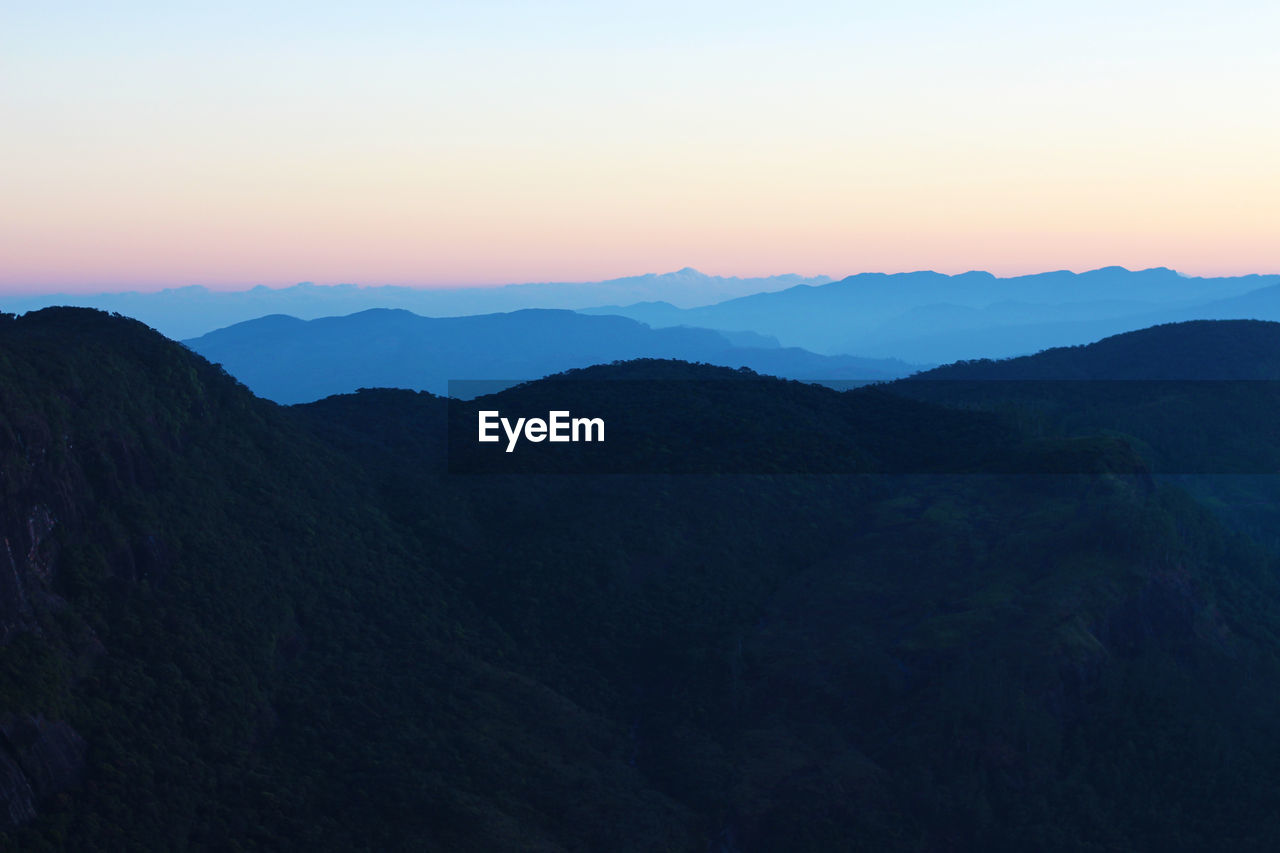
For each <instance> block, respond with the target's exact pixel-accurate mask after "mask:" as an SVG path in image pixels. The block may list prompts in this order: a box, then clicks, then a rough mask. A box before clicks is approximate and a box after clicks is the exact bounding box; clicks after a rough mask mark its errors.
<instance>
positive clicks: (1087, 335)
mask: <svg viewBox="0 0 1280 853" xmlns="http://www.w3.org/2000/svg"><path fill="white" fill-rule="evenodd" d="M585 310H586V311H587V313H599V314H616V315H620V316H626V317H631V318H633V319H636V320H639V321H641V322H644V323H647V324H649V325H650V326H653V327H655V328H660V327H663V326H670V325H690V326H699V327H702V328H709V329H735V330H751V331H754V332H758V333H760V334H765V335H770V336H772V337H775V338H777V339H778V340H779V342H781V343H782V344H783V345H786V346H798V347H804V348H806V349H809V350H812V351H814V352H819V353H857V354H858V355H860V356H864V357H890V356H891V357H894V358H901V359H904V360H906V361H912V362H931V363H946V362H950V361H956V360H959V359H971V358H1007V357H1011V356H1018V355H1025V354H1029V353H1034V352H1037V351H1039V350H1042V349H1046V348H1049V347H1055V346H1071V345H1076V344H1082V343H1087V342H1089V341H1093V340H1097V339H1099V338H1103V337H1106V336H1108V335H1114V334H1119V333H1121V332H1127V331H1133V330H1136V329H1141V328H1145V327H1147V326H1152V325H1156V324H1159V323H1169V322H1178V321H1183V320H1201V319H1214V320H1217V319H1223V320H1234V319H1263V320H1280V275H1245V276H1232V277H1219V278H1201V277H1193V276H1184V275H1181V274H1179V273H1177V272H1175V271H1173V270H1170V269H1166V268H1156V269H1148V270H1140V271H1130V270H1126V269H1124V268H1123V267H1105V268H1103V269H1098V270H1092V271H1090V272H1085V273H1072V272H1067V271H1059V272H1049V273H1040V274H1037V275H1026V276H1014V277H1010V278H997V277H995V276H993V275H991V274H990V273H984V272H969V273H964V274H962V275H954V276H950V275H943V274H941V273H935V272H913V273H898V274H892V275H887V274H882V273H862V274H859V275H853V276H849V277H848V278H845V279H842V280H840V281H836V282H831V283H829V284H825V285H817V286H812V285H799V286H796V287H791V288H787V289H786V290H781V291H776V292H772V293H759V294H753V295H750V296H744V297H739V298H736V299H731V300H726V301H724V302H720V303H717V304H714V305H706V306H699V307H694V308H678V307H676V306H674V305H669V304H662V303H658V302H646V303H640V304H633V305H626V306H620V305H610V306H602V307H598V308H593V309H585Z"/></svg>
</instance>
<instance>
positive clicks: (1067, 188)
mask: <svg viewBox="0 0 1280 853" xmlns="http://www.w3.org/2000/svg"><path fill="white" fill-rule="evenodd" d="M482 5H483V4H480V5H478V6H476V7H475V8H468V9H459V8H454V7H447V8H446V7H445V6H442V5H438V4H425V5H424V4H406V3H394V2H374V3H371V4H370V5H369V6H368V7H367V8H366V9H365V10H364V11H361V12H359V13H357V12H356V11H353V9H354V7H351V6H349V5H346V4H339V3H330V2H326V1H325V0H317V2H316V3H314V4H311V5H309V6H307V7H305V8H303V7H300V6H297V5H296V4H288V3H284V2H275V0H270V2H267V1H266V0H264V2H260V3H248V2H241V0H229V2H228V3H227V4H224V5H222V6H220V7H218V8H217V9H216V10H208V9H206V10H204V11H196V10H191V9H187V8H186V7H173V6H171V5H165V4H160V3H157V2H131V3H130V2H126V3H124V4H121V5H119V6H118V7H116V6H113V7H112V8H113V10H114V11H111V12H108V11H104V10H103V7H99V6H96V5H94V4H88V3H84V4H77V3H72V4H71V7H75V8H70V9H69V10H63V11H64V12H65V14H63V13H59V14H54V13H53V11H50V10H47V9H45V8H44V7H41V6H30V7H23V8H22V9H20V10H14V11H13V12H12V14H9V13H6V14H7V17H8V18H10V19H11V20H9V21H8V23H7V24H6V27H5V28H4V29H3V30H0V81H4V85H0V115H3V116H4V117H5V123H6V127H7V128H8V129H9V132H6V133H4V134H0V293H9V294H18V293H40V292H51V291H61V292H106V291H118V290H139V291H146V290H157V289H162V288H167V287H181V286H185V285H191V284H200V285H204V286H208V287H212V288H217V289H244V288H248V287H252V286H255V285H260V284H261V285H267V286H271V287H283V286H289V285H292V284H295V283H297V282H299V281H312V282H316V283H320V284H333V283H355V284H361V285H380V284H397V285H410V286H420V287H445V286H470V285H497V284H509V283H522V282H533V281H595V280H602V279H610V278H619V277H625V276H631V275H639V274H643V273H646V272H665V271H671V270H676V269H680V268H683V267H686V266H692V267H695V268H697V269H699V270H701V271H703V272H705V273H708V274H711V275H724V276H740V277H757V276H768V275H776V274H782V273H798V274H802V275H819V274H822V275H829V276H832V277H834V278H841V277H844V276H846V275H850V274H853V273H857V272H866V271H877V272H900V271H911V270H919V269H934V270H937V271H940V272H947V273H958V272H964V271H967V270H972V269H980V270H986V271H989V272H992V273H995V274H997V275H1014V274H1026V273H1035V272H1043V271H1046V270H1053V269H1071V270H1076V271H1084V270H1088V269H1096V268H1098V267H1103V266H1112V265H1116V266H1124V267H1128V268H1130V269H1142V268H1148V267H1155V266H1164V267H1170V268H1173V269H1176V270H1178V271H1179V272H1182V273H1184V274H1188V275H1239V274H1249V273H1261V274H1269V273H1280V240H1277V239H1276V236H1275V226H1276V223H1280V157H1277V156H1276V152H1277V151H1280V87H1277V86H1275V85H1272V83H1273V81H1274V80H1276V79H1280V52H1277V51H1275V50H1274V46H1273V45H1272V43H1271V37H1270V34H1271V33H1273V32H1275V31H1276V30H1277V29H1280V7H1278V6H1276V5H1274V4H1265V3H1259V2H1249V0H1223V2H1221V3H1219V4H1217V5H1216V6H1215V7H1214V8H1213V9H1209V8H1208V7H1205V8H1198V7H1192V6H1183V5H1178V4H1168V3H1156V2H1149V0H1140V2H1135V3H1133V4H1129V5H1126V6H1125V7H1124V8H1119V7H1117V6H1116V5H1115V4H1108V3H1104V2H1101V0H1096V2H1095V0H1082V2H1079V3H1075V4H1072V5H1071V6H1070V7H1069V8H1068V7H1066V6H1063V5H1060V4H1057V3H1052V2H1047V0H1030V2H1026V3H1019V4H1011V3H1005V2H992V3H989V4H975V5H973V6H972V7H971V8H957V7H956V6H955V5H954V4H947V3H944V2H942V0H910V2H904V3H903V4H901V5H900V6H895V7H893V8H892V9H890V8H887V7H881V6H877V7H874V8H872V7H869V6H867V7H865V8H864V7H863V6H862V5H859V4H852V5H850V4H841V3H833V2H825V0H798V2H797V3H796V4H795V5H794V7H793V8H791V9H790V10H789V11H788V14H787V15H786V16H780V15H779V14H778V13H777V10H776V9H775V8H774V7H773V6H771V5H768V4H762V5H760V6H759V7H755V6H752V5H751V4H750V3H747V4H742V3H729V2H727V0H726V2H721V0H706V2H675V0H653V2H650V3H645V4H634V7H633V8H632V7H627V8H625V9H623V6H625V5H626V4H623V6H620V7H618V9H617V10H615V11H608V10H604V9H602V8H597V7H595V6H592V5H588V4H581V3H575V2H569V0H545V2H541V3H534V2H532V0H503V2H502V3H501V4H498V7H495V9H496V11H495V10H494V9H489V10H487V11H486V10H485V9H481V8H480V6H482ZM51 8H52V7H50V9H51ZM624 12H625V14H624ZM677 24H678V26H677Z"/></svg>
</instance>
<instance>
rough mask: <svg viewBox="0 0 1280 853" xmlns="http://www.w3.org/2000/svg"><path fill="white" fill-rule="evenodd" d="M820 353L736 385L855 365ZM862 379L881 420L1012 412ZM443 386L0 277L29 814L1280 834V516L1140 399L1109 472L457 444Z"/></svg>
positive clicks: (1, 567) (104, 841)
mask: <svg viewBox="0 0 1280 853" xmlns="http://www.w3.org/2000/svg"><path fill="white" fill-rule="evenodd" d="M652 368H653V365H651V364H650V365H645V364H639V365H637V364H636V363H629V364H621V365H613V366H606V367H601V368H596V369H595V372H594V374H593V375H594V376H595V377H596V378H605V377H607V376H609V375H612V376H614V377H626V376H629V375H633V374H634V373H635V372H636V371H644V370H651V369H652ZM663 369H669V370H673V371H686V372H689V373H690V375H691V376H693V377H695V378H698V379H705V378H708V377H709V376H712V375H713V374H708V373H707V372H706V371H708V370H712V371H714V369H712V368H706V367H698V366H696V365H683V366H681V365H675V364H667V365H666V366H665V367H664V368H663ZM714 375H716V376H718V375H719V374H714ZM555 381H556V380H547V381H543V382H536V383H531V384H530V385H527V386H523V390H522V389H512V391H513V392H517V393H524V394H535V395H547V394H550V390H549V389H552V388H553V385H554V382H555ZM626 387H627V386H626V385H625V383H624V384H621V385H618V386H617V388H618V389H625V388H626ZM796 387H797V386H796V383H780V384H778V385H771V384H770V383H769V382H763V381H759V380H758V378H757V379H755V380H751V381H747V382H744V383H743V384H742V387H741V389H740V390H739V391H737V392H736V393H735V395H734V396H730V397H727V398H726V399H725V400H724V401H722V402H723V404H724V405H731V406H742V407H743V409H742V411H741V417H742V419H743V420H744V421H745V420H749V419H752V418H755V419H756V420H757V421H759V419H760V418H762V417H763V418H765V420H764V421H763V423H766V424H767V423H768V419H769V418H774V417H779V418H782V417H785V418H794V419H803V418H809V419H812V420H813V422H814V423H819V422H821V423H831V422H833V421H837V420H838V418H837V417H836V416H835V413H834V411H832V412H828V411H827V409H826V407H840V406H847V405H849V402H848V398H847V397H846V396H845V395H841V394H837V393H834V392H831V391H828V390H825V389H821V388H812V387H810V386H798V387H800V388H802V389H804V390H802V391H796V390H795V388H796ZM623 392H624V391H623V390H618V391H617V392H616V393H623ZM793 393H794V394H795V395H796V396H794V397H793V396H790V395H791V394H793ZM895 394H896V395H897V396H894V395H895ZM867 399H871V400H872V402H873V403H874V401H875V400H880V401H882V403H883V405H882V407H881V408H880V409H876V408H875V407H874V405H869V407H868V408H867V409H866V418H865V423H864V425H863V427H862V429H863V431H864V438H867V440H870V441H871V442H872V443H873V444H874V443H875V442H879V443H880V444H879V445H876V446H883V447H896V448H899V449H900V450H901V449H902V448H903V447H904V446H905V447H909V445H910V442H906V443H905V444H904V441H903V439H902V436H911V437H913V438H912V439H911V440H912V441H919V442H921V443H922V444H921V448H920V452H922V453H924V452H929V447H930V446H931V445H926V444H924V442H926V441H927V440H928V438H927V437H928V436H930V435H932V436H933V439H932V441H933V442H934V444H933V445H932V446H936V447H943V446H946V447H954V446H955V444H956V441H957V436H963V435H969V436H971V440H972V441H974V442H978V441H987V442H990V443H991V445H990V450H991V452H998V451H999V447H1000V445H999V442H998V441H997V440H996V439H999V440H1004V438H1001V436H1000V435H996V439H992V438H991V436H992V435H993V434H994V433H993V432H992V431H991V430H988V429H987V428H986V425H989V424H991V423H992V422H993V421H992V417H993V415H992V414H990V413H984V412H975V411H967V410H965V409H963V408H955V409H947V408H943V407H941V406H940V405H939V404H938V403H936V402H933V401H928V400H910V399H907V398H906V397H905V396H904V395H903V394H902V393H901V392H896V391H894V392H891V391H887V390H882V391H881V392H880V396H878V397H869V398H867ZM667 403H668V405H670V406H671V407H673V408H678V407H680V406H686V405H688V406H692V405H696V404H698V401H697V400H694V399H686V398H684V397H682V396H679V395H676V396H674V397H672V398H671V399H670V400H668V401H667ZM1018 405H1021V403H1019V404H1018ZM447 407H448V403H447V401H445V400H443V399H442V398H439V397H435V396H432V395H430V394H425V393H414V392H407V391H386V390H382V391H362V392H359V393H356V394H350V395H344V396H340V397H332V398H328V399H325V400H321V401H319V402H317V403H313V404H309V405H306V406H298V407H292V408H285V407H280V406H277V405H275V404H272V403H269V402H266V401H264V400H261V399H258V398H255V397H254V396H253V395H251V394H250V393H249V392H248V391H247V390H246V389H245V388H244V387H243V386H241V385H239V384H238V383H237V382H235V381H234V380H233V379H231V378H230V377H229V376H227V375H226V374H225V373H223V372H222V371H221V370H220V369H219V368H217V367H215V366H213V365H210V364H209V363H208V362H206V361H204V360H203V359H201V358H200V357H198V356H196V355H195V354H193V353H191V352H190V351H189V350H187V349H185V348H184V347H182V346H180V345H178V344H175V343H173V342H171V341H168V340H166V339H164V338H162V337H161V336H159V335H157V334H155V333H153V332H151V331H150V330H148V329H147V328H146V327H144V326H142V325H141V324H139V323H136V322H134V321H131V320H127V319H124V318H120V317H112V316H108V315H105V314H101V313H98V312H93V311H87V310H74V309H49V310H45V311H40V312H36V313H34V314H30V315H26V316H24V317H21V318H17V319H13V318H4V319H2V320H0V501H2V504H0V506H2V507H3V510H2V514H0V536H3V541H4V546H5V551H4V554H3V555H0V577H3V581H2V582H0V618H2V619H3V623H2V624H0V641H2V645H0V735H3V738H0V805H2V806H3V808H0V825H3V829H0V833H3V835H0V847H3V848H6V849H21V850H37V851H39V850H76V851H94V850H102V851H107V850H111V851H115V850H122V849H188V848H198V849H206V848H217V849H227V848H232V849H234V848H239V849H260V850H290V849H296V850H317V849H329V850H349V849H365V850H421V849H450V850H500V849H521V850H562V849H568V850H655V849H674V850H690V851H705V850H708V849H711V850H781V849H786V850H831V849H848V848H850V847H853V848H862V849H869V850H954V849H988V850H989V849H1043V850H1076V849H1086V848H1090V849H1142V850H1205V849H1231V850H1241V849H1257V850H1265V849H1271V848H1274V847H1275V845H1276V844H1277V843H1278V842H1280V817H1278V815H1280V809H1278V808H1277V806H1278V805H1280V803H1278V802H1277V799H1278V795H1277V793H1276V786H1275V779H1276V777H1277V775H1278V774H1280V737H1278V735H1280V732H1278V731H1277V729H1278V728H1280V689H1277V688H1280V587H1278V585H1277V582H1276V574H1275V569H1276V565H1275V557H1274V555H1273V553H1272V552H1271V551H1269V550H1268V549H1267V548H1266V547H1264V545H1260V544H1258V542H1256V541H1251V540H1250V539H1248V538H1246V537H1245V536H1244V535H1243V534H1241V533H1239V532H1238V529H1244V528H1236V527H1228V526H1227V524H1226V523H1225V522H1223V521H1222V520H1220V514H1214V513H1211V512H1210V511H1209V510H1207V509H1204V508H1202V507H1201V506H1200V505H1199V504H1197V503H1196V502H1195V501H1194V500H1193V499H1192V498H1191V497H1189V496H1188V494H1187V492H1185V491H1184V490H1182V489H1181V488H1179V487H1177V486H1175V485H1171V484H1168V483H1164V482H1161V481H1160V480H1158V479H1155V478H1152V477H1151V476H1149V475H1147V474H1145V473H1142V471H1141V465H1142V464H1143V462H1142V456H1141V453H1144V452H1147V449H1148V448H1147V447H1144V446H1142V444H1141V442H1140V441H1132V442H1130V444H1131V446H1132V449H1131V450H1130V451H1126V452H1129V453H1130V454H1131V456H1130V458H1131V459H1133V460H1135V465H1136V466H1138V467H1135V468H1134V469H1133V470H1134V471H1135V472H1136V473H1126V472H1124V471H1117V470H1114V469H1113V468H1106V467H1105V466H1104V467H1103V468H1102V469H1101V470H1103V471H1104V473H1100V474H1097V475H1092V476H1086V475H1072V476H1062V475H1057V476H1026V475H1022V476H998V475H978V476H975V475H972V474H968V475H956V476H949V475H942V474H936V475H930V476H914V477H908V476H901V475H894V476H887V475H842V476H832V475H826V474H823V475H795V474H788V475H780V476H768V475H760V474H754V475H725V474H714V473H711V474H705V475H698V476H692V475H682V476H665V475H637V474H633V475H612V476H593V475H568V476H555V477H541V476H533V475H527V474H526V475H516V474H508V475H492V476H483V477H480V476H457V475H450V474H448V473H447V471H446V470H445V468H444V463H443V460H444V450H445V447H446V441H447V433H446V431H445V430H444V428H443V427H444V423H445V422H446V420H447ZM971 408H972V407H971ZM876 411H880V412H882V413H883V415H884V417H883V418H882V419H880V420H878V421H877V420H876V419H875V418H873V417H871V414H873V413H874V412H876ZM1002 423H1003V424H1004V425H1003V426H1002V427H1001V429H1004V430H1007V431H1008V432H1006V433H1004V434H1003V435H1004V436H1006V437H1007V438H1008V440H1010V441H1013V442H1021V441H1023V440H1024V439H1029V438H1037V439H1038V438H1048V439H1054V438H1062V439H1064V440H1065V439H1067V438H1071V440H1076V437H1068V436H1063V435H1058V434H1056V433H1053V431H1052V430H1053V429H1054V428H1056V427H1053V424H1052V423H1049V422H1048V421H1044V422H1040V423H1034V424H1033V423H1029V421H1028V419H1027V418H1022V419H1019V418H1017V417H1015V418H1012V419H1011V420H1009V421H1007V422H1004V421H1002ZM944 427H945V430H946V432H947V433H948V435H947V436H945V437H944V436H941V435H939V434H938V433H939V431H940V430H941V429H942V428H944ZM1028 430H1030V432H1027V431H1028ZM966 431H967V432H966ZM1020 431H1021V432H1020ZM765 434H766V433H765V432H760V433H759V435H765ZM1130 438H1133V437H1132V436H1130ZM1103 439H1107V437H1106V436H1103ZM966 440H969V439H966ZM1108 440H1109V439H1108ZM1259 440H1262V439H1261V438H1260V439H1259ZM1126 441H1129V439H1126ZM706 446H707V447H708V448H714V447H715V445H713V444H710V443H709V444H707V445H706ZM1080 446H1081V447H1083V448H1084V449H1083V450H1082V451H1081V452H1083V453H1090V452H1094V451H1093V450H1090V449H1089V446H1088V442H1087V441H1085V443H1084V444H1081V445H1080ZM1106 446H1107V447H1113V445H1106ZM776 447H777V445H775V444H771V443H768V442H761V443H758V444H756V443H749V442H748V443H745V444H744V445H743V446H742V447H741V448H740V449H739V452H741V453H743V454H746V455H749V456H753V457H758V458H756V459H755V463H754V464H757V465H758V466H759V469H760V470H768V469H769V466H770V465H771V464H773V463H771V461H770V454H772V453H782V452H783V451H782V450H776V449H774V448H776ZM1151 447H1154V448H1155V449H1157V450H1158V449H1159V447H1158V442H1157V443H1155V444H1151ZM698 448H699V444H698V443H697V442H689V443H688V444H687V445H686V446H685V447H684V448H683V451H682V452H684V453H687V454H690V455H691V456H692V455H694V454H696V453H697V451H698ZM707 452H708V453H709V454H710V453H714V452H718V451H716V450H712V449H709V450H708V451H707ZM895 452H896V451H895ZM902 452H905V451H902ZM1098 452H1102V451H1101V450H1099V451H1098ZM1107 452H1110V451H1107Z"/></svg>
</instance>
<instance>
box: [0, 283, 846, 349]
mask: <svg viewBox="0 0 1280 853" xmlns="http://www.w3.org/2000/svg"><path fill="white" fill-rule="evenodd" d="M830 280H831V279H830V278H828V277H827V276H814V277H812V278H806V277H804V276H798V275H778V276H767V277H761V278H737V277H725V276H712V275H705V274H703V273H700V272H698V271H697V270H695V269H693V268H691V267H685V268H684V269H682V270H678V271H676V272H671V273H662V274H653V273H650V274H647V275H637V276H628V277H626V278H616V279H611V280H609V281H595V282H574V283H556V282H547V283H536V284H511V285H506V286H502V287H449V288H415V287H395V286H383V287H372V286H371V287H359V286H356V285H353V284H342V285H333V286H317V285H314V284H310V283H305V282H304V283H302V284H298V285H294V286H293V287H284V288H268V287H262V286H259V287H255V288H252V289H250V290H242V291H217V290H209V289H208V288H205V287H199V286H191V287H179V288H171V289H167V290H161V291H159V292H155V293H137V292H129V293H96V294H83V293H55V294H39V295H35V296H11V295H6V296H3V297H0V308H3V309H4V310H6V311H16V312H18V313H21V312H23V311H33V310H35V309H37V308H45V307H48V306H51V305H77V306H83V307H86V308H98V309H101V310H105V311H116V312H119V313H121V314H125V315H127V316H129V317H136V318H137V319H139V320H142V321H143V322H144V323H146V324H147V325H149V326H151V327H152V328H154V329H157V330H159V331H160V332H161V333H163V334H165V335H168V336H169V337H171V338H173V339H174V340H181V339H183V338H192V337H196V336H198V335H203V334H205V333H206V332H210V331H213V330H214V329H219V328H222V327H223V326H230V325H232V324H234V323H241V322H244V321H245V320H252V319H254V318H256V317H261V316H264V315H266V314H287V315H290V316H293V317H300V318H302V319H304V320H310V319H315V318H317V317H333V316H337V315H343V314H353V313H356V312H358V311H365V310H368V309H370V308H403V309H405V310H409V311H413V312H414V313H417V314H424V315H428V316H433V317H457V316H464V315H468V314H488V313H494V312H504V311H518V310H520V309H522V308H586V307H589V306H592V305H600V304H602V303H606V302H627V303H630V302H635V301H643V300H653V299H660V300H666V301H667V302H671V303H674V304H676V305H679V306H681V307H685V308H688V307H693V306H696V305H707V304H710V303H713V302H719V301H722V300H724V299H731V298H733V297H735V296H744V295H746V294H749V293H760V292H763V291H771V290H780V289H782V288H784V287H792V286H794V285H797V284H822V283H825V282H828V281H830ZM675 325H679V324H675Z"/></svg>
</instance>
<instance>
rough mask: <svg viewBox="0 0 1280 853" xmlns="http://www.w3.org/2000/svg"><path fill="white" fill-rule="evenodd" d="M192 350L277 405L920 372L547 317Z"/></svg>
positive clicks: (404, 324) (253, 328)
mask: <svg viewBox="0 0 1280 853" xmlns="http://www.w3.org/2000/svg"><path fill="white" fill-rule="evenodd" d="M730 338H733V340H730ZM743 343H752V344H754V346H742V345H740V344H743ZM187 345H188V346H190V347H191V348H192V349H193V350H195V351H196V352H198V353H200V354H201V355H203V356H205V357H206V358H208V359H209V360H210V361H214V362H217V363H220V364H222V365H223V367H225V368H226V369H227V370H228V371H229V372H230V373H231V374H232V375H233V376H235V377H236V378H237V379H239V380H240V381H242V382H244V383H245V384H246V385H248V386H249V388H250V389H251V390H253V391H254V392H255V393H257V394H259V395H261V396H263V397H266V398H268V399H271V400H275V401H277V402H281V403H298V402H308V401H311V400H318V399H320V398H321V397H326V396H329V395H330V394H340V393H347V392H350V391H355V390H356V389H357V388H374V387H387V388H408V389H411V390H425V391H431V392H433V393H436V394H445V393H448V387H447V386H448V382H449V381H450V380H454V379H496V380H510V379H536V378H539V377H542V376H546V375H548V374H551V373H557V372H559V371H562V370H567V369H569V368H574V367H586V366H588V365H592V364H600V363H608V362H610V361H618V360H624V359H632V358H678V359H683V360H686V361H695V362H706V363H710V364H720V365H724V366H727V367H742V366H745V367H749V368H752V369H754V370H757V371H760V372H762V373H768V374H772V375H778V376H786V377H791V378H797V379H808V380H871V379H893V378H897V377H899V376H905V375H907V374H909V373H911V372H912V371H913V370H914V369H915V368H914V367H913V366H911V365H908V364H905V363H903V362H900V361H895V360H892V359H862V358H854V357H852V356H820V355H816V354H814V353H811V352H806V351H805V350H801V349H797V348H794V347H788V348H782V347H778V346H777V345H776V342H774V341H772V340H770V339H767V338H763V337H762V336H759V335H754V334H752V333H749V332H748V333H739V334H730V333H721V332H714V331H710V330H707V329H691V328H667V329H657V330H655V329H650V328H649V327H648V326H645V325H643V324H641V323H637V322H636V321H634V320H629V319H626V318H624V317H608V316H600V317H597V316H586V315H583V314H577V313H574V312H572V311H550V310H526V311H515V312H512V313H509V314H489V315H481V316H476V317H452V318H429V317H420V316H418V315H416V314H412V313H410V312H408V311H391V310H371V311H364V312H361V313H359V314H353V315H351V316H348V317H327V318H323V319H319V320H311V321H309V322H307V321H302V320H298V319H296V318H293V317H283V316H272V317H263V318H261V319H258V320H251V321H249V322H246V323H239V324H237V325H235V326H231V327H229V328H226V329H220V330H218V331H216V332H211V333H209V334H207V335H204V336H202V337H200V338H196V339H194V340H190V341H187ZM455 393H456V392H455Z"/></svg>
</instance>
